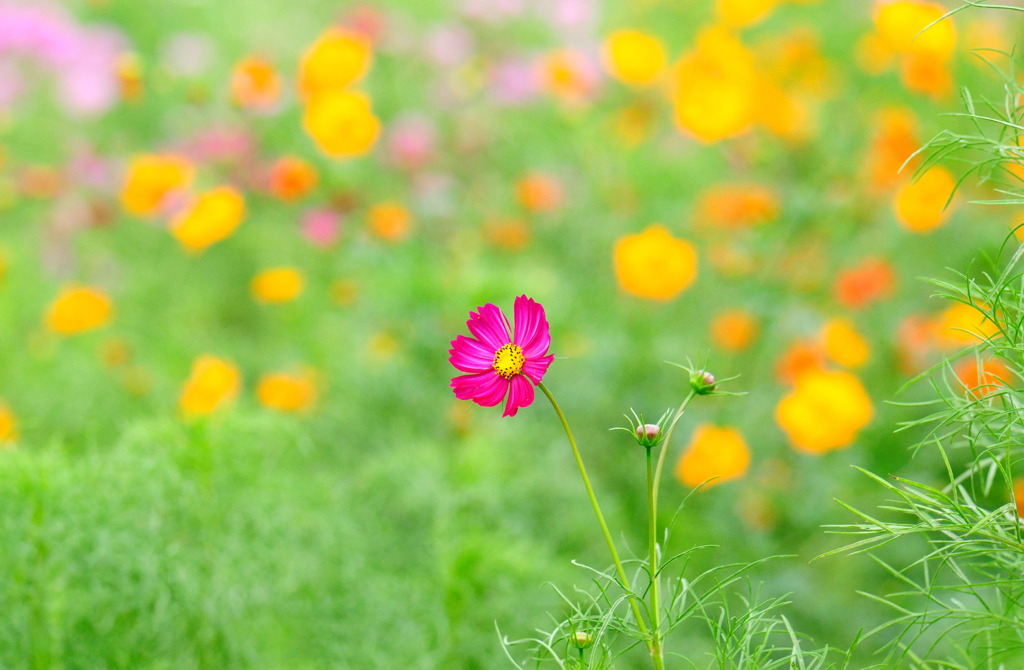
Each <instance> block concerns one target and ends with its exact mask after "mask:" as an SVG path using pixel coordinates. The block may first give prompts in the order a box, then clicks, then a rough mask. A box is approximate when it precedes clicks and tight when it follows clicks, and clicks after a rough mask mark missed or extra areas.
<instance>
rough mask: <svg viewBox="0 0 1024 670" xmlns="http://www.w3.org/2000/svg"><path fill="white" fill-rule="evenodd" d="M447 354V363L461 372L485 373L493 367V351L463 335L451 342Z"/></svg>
mask: <svg viewBox="0 0 1024 670" xmlns="http://www.w3.org/2000/svg"><path fill="white" fill-rule="evenodd" d="M448 354H449V356H448V362H449V363H451V364H452V365H454V366H455V367H456V368H458V369H459V370H461V371H463V372H486V371H487V370H491V369H492V368H493V367H494V350H493V349H491V348H490V347H488V346H487V345H485V344H483V343H481V342H480V341H478V340H474V339H473V338H471V337H466V336H465V335H459V336H458V337H456V338H455V339H454V340H452V348H451V349H449V350H448Z"/></svg>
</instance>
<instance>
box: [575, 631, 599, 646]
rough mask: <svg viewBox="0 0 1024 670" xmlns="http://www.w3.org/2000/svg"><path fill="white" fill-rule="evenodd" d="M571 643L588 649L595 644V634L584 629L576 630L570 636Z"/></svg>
mask: <svg viewBox="0 0 1024 670" xmlns="http://www.w3.org/2000/svg"><path fill="white" fill-rule="evenodd" d="M569 643H570V644H571V645H572V646H574V647H576V648H577V649H587V648H588V647H591V646H593V644H594V636H593V635H591V634H590V633H586V632H584V631H582V630H578V631H574V632H573V633H572V635H570V636H569Z"/></svg>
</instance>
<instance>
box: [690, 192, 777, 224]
mask: <svg viewBox="0 0 1024 670" xmlns="http://www.w3.org/2000/svg"><path fill="white" fill-rule="evenodd" d="M695 216H696V223H697V224H705V223H706V224H710V225H713V226H717V227H720V228H726V229H738V228H747V227H749V226H755V225H758V224H762V223H768V222H770V221H774V220H775V219H776V218H778V216H779V200H778V196H776V194H775V192H774V191H773V190H772V189H770V188H768V187H767V186H764V185H761V184H755V183H745V184H718V185H716V186H711V187H709V188H707V189H705V191H704V192H703V193H701V195H700V196H699V197H698V200H697V207H696V212H695Z"/></svg>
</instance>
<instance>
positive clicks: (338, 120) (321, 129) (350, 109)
mask: <svg viewBox="0 0 1024 670" xmlns="http://www.w3.org/2000/svg"><path fill="white" fill-rule="evenodd" d="M302 125H303V127H304V128H305V129H306V132H307V133H309V135H310V137H312V138H313V141H314V142H316V145H317V146H318V147H319V148H320V150H321V151H323V152H324V153H325V154H327V155H328V156H331V157H333V158H343V157H348V156H361V155H363V154H365V153H367V152H368V151H370V149H371V148H373V145H374V143H376V141H377V137H378V136H379V135H380V120H379V119H378V118H377V117H376V116H374V115H373V111H372V110H371V108H370V98H368V97H367V96H366V95H365V94H363V93H359V92H356V91H343V92H338V93H323V94H320V95H317V96H316V97H314V98H312V99H311V100H310V101H309V103H308V104H307V105H306V111H305V114H303V117H302Z"/></svg>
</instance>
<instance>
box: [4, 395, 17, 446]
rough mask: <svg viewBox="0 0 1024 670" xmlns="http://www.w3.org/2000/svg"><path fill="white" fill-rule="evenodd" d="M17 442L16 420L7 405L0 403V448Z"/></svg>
mask: <svg viewBox="0 0 1024 670" xmlns="http://www.w3.org/2000/svg"><path fill="white" fill-rule="evenodd" d="M17 441H18V419H17V417H15V416H14V412H12V411H11V408H10V407H8V406H7V403H5V402H3V401H0V448H2V447H10V446H11V445H13V444H14V443H15V442H17Z"/></svg>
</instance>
